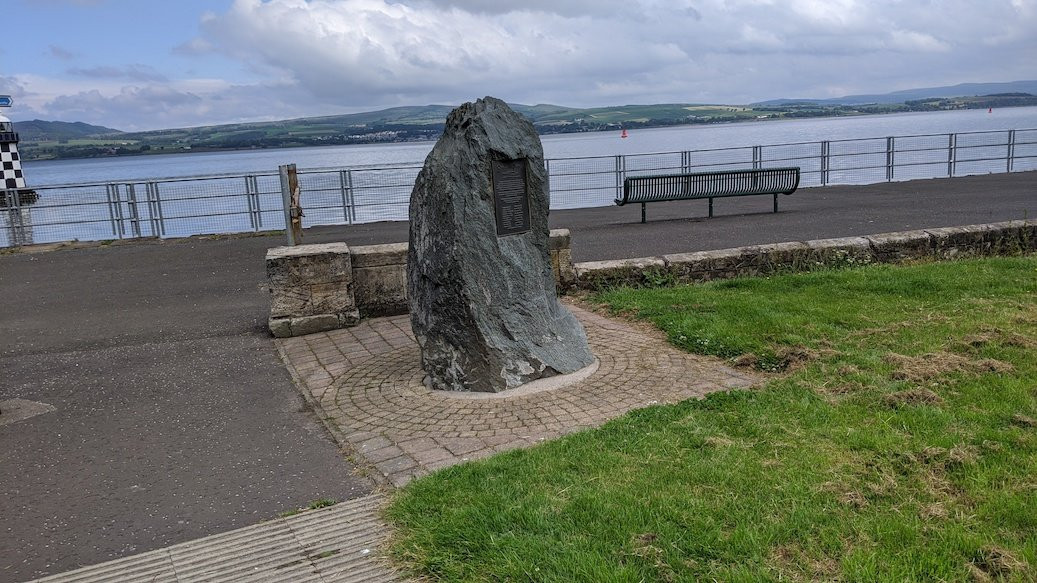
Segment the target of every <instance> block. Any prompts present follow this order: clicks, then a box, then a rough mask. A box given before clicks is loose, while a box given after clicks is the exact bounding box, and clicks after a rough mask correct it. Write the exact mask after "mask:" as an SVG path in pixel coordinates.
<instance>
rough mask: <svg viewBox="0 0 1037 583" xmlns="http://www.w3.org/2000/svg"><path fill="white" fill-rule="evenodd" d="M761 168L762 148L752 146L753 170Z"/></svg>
mask: <svg viewBox="0 0 1037 583" xmlns="http://www.w3.org/2000/svg"><path fill="white" fill-rule="evenodd" d="M761 166H763V146H753V170H759V169H760V167H761Z"/></svg>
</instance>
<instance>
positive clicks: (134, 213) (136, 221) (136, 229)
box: [126, 183, 143, 238]
mask: <svg viewBox="0 0 1037 583" xmlns="http://www.w3.org/2000/svg"><path fill="white" fill-rule="evenodd" d="M126 192H127V194H128V195H129V197H128V199H127V202H128V203H129V207H130V225H131V226H132V227H133V236H134V237H137V238H140V237H142V236H143V235H141V231H140V210H139V209H138V208H137V190H136V189H135V188H134V185H133V183H128V184H127V185H126Z"/></svg>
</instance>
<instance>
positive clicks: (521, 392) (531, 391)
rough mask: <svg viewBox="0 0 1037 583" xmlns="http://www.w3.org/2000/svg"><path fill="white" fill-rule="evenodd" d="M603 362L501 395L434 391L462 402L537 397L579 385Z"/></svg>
mask: <svg viewBox="0 0 1037 583" xmlns="http://www.w3.org/2000/svg"><path fill="white" fill-rule="evenodd" d="M600 364H601V361H600V360H598V359H597V358H595V359H594V362H592V363H590V364H588V365H587V366H585V367H583V368H581V369H580V370H578V371H575V372H571V373H569V374H560V375H555V376H553V377H545V378H542V379H537V380H535V381H531V382H528V383H526V384H524V385H519V386H517V387H515V388H513V389H508V390H506V391H501V392H499V393H476V392H464V391H433V392H434V393H435V394H437V395H440V396H443V397H446V398H448V399H461V400H480V399H508V398H511V397H522V396H526V395H535V394H537V393H544V392H550V391H556V390H558V389H564V388H565V387H568V386H569V385H572V384H576V383H579V382H581V381H583V380H585V379H586V378H587V377H589V376H591V375H592V374H594V373H595V372H596V371H597V370H598V366H599V365H600ZM422 384H424V385H425V386H428V382H427V378H426V380H424V381H422Z"/></svg>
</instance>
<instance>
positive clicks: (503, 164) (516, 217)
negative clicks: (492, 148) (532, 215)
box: [492, 158, 529, 236]
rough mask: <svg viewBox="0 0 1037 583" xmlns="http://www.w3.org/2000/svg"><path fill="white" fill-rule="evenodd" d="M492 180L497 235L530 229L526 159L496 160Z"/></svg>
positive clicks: (512, 233) (493, 163)
mask: <svg viewBox="0 0 1037 583" xmlns="http://www.w3.org/2000/svg"><path fill="white" fill-rule="evenodd" d="M492 180H493V203H494V207H495V210H496V214H497V236H501V235H514V234H516V233H524V232H526V231H528V230H529V193H528V192H527V190H526V159H525V158H520V159H518V160H504V161H500V160H494V161H493V162H492Z"/></svg>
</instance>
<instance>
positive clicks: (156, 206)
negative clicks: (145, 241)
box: [146, 181, 166, 237]
mask: <svg viewBox="0 0 1037 583" xmlns="http://www.w3.org/2000/svg"><path fill="white" fill-rule="evenodd" d="M146 193H147V198H148V217H149V219H150V220H151V234H152V235H158V236H159V237H163V236H165V234H166V225H165V218H164V217H163V216H162V199H161V198H160V197H159V194H158V183H157V182H154V181H152V182H148V183H147V190H146Z"/></svg>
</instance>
